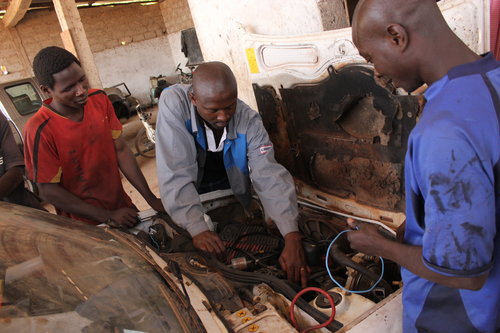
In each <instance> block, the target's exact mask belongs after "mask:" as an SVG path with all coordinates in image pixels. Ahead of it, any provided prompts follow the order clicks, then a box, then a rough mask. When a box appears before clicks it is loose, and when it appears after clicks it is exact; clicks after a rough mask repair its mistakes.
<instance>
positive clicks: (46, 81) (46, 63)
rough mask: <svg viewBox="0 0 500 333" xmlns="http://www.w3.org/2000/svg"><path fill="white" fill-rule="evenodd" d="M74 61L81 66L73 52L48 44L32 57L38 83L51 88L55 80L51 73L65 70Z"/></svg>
mask: <svg viewBox="0 0 500 333" xmlns="http://www.w3.org/2000/svg"><path fill="white" fill-rule="evenodd" d="M74 62H76V63H77V64H78V66H81V65H80V61H79V60H78V59H77V58H76V57H75V56H74V55H73V53H71V52H69V51H68V50H65V49H63V48H61V47H57V46H49V47H46V48H44V49H41V50H40V51H39V52H38V53H37V54H36V56H35V59H33V71H34V72H35V77H36V79H37V80H38V83H39V84H41V85H44V86H47V87H49V88H50V89H53V88H54V84H55V81H54V77H53V76H52V75H54V74H56V73H59V72H61V71H63V70H65V69H66V68H68V67H69V66H71V64H72V63H74Z"/></svg>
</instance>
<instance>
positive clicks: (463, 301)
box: [348, 0, 500, 333]
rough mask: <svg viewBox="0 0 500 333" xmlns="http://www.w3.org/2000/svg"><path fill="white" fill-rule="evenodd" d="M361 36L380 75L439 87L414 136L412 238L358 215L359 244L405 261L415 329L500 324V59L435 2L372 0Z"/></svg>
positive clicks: (409, 327)
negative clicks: (460, 30) (483, 51)
mask: <svg viewBox="0 0 500 333" xmlns="http://www.w3.org/2000/svg"><path fill="white" fill-rule="evenodd" d="M353 40H354V43H355V44H356V46H357V47H358V49H359V52H360V54H361V55H362V56H363V57H364V58H365V59H366V60H367V61H368V62H371V63H373V64H374V67H375V72H376V75H384V76H387V77H389V78H391V79H392V80H393V82H394V84H395V85H396V86H399V87H402V88H404V89H406V90H407V91H413V90H414V89H416V88H417V87H419V86H420V85H421V84H422V83H427V84H428V86H429V88H428V89H427V91H426V93H425V98H426V101H427V102H426V105H425V108H424V111H423V115H422V117H421V119H420V121H419V123H418V124H417V126H416V127H415V128H414V130H413V131H412V133H411V135H410V138H409V141H408V151H407V154H406V162H405V183H406V184H405V185H406V218H407V220H406V230H405V238H404V243H403V244H401V243H397V242H394V241H391V240H388V239H386V238H384V237H383V236H381V235H380V234H379V233H378V232H377V229H376V228H375V227H373V226H370V225H364V224H359V223H357V222H354V221H352V220H351V221H349V222H350V224H351V225H352V226H354V227H358V228H359V230H357V231H353V232H350V233H348V238H349V241H350V242H351V246H352V247H353V248H354V249H356V250H359V251H361V252H363V253H366V254H370V255H377V256H382V257H385V258H389V259H391V260H393V261H395V262H396V263H398V264H400V265H401V266H402V276H403V282H404V289H403V304H404V318H403V326H404V331H405V332H454V333H457V332H498V331H500V233H498V232H497V229H498V227H499V223H500V132H499V119H500V98H499V90H500V63H499V62H498V61H496V60H495V59H494V57H493V56H492V55H491V54H488V55H486V56H485V57H484V58H481V57H480V56H478V55H476V54H475V53H474V52H472V51H471V50H470V49H469V48H468V47H467V46H466V45H465V44H464V43H463V42H462V41H461V40H460V39H459V38H458V37H457V36H456V35H455V34H454V33H453V32H452V30H451V29H450V28H449V27H448V25H447V24H446V22H445V20H444V18H443V16H442V15H441V12H440V11H439V8H438V6H437V5H436V1H435V0H364V1H363V0H362V1H360V2H359V4H358V6H357V8H356V11H355V15H354V20H353Z"/></svg>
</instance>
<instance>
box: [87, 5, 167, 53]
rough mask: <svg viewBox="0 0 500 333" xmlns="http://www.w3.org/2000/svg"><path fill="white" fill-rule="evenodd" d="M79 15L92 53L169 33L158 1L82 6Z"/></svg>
mask: <svg viewBox="0 0 500 333" xmlns="http://www.w3.org/2000/svg"><path fill="white" fill-rule="evenodd" d="M79 12H80V17H81V20H82V23H83V26H84V27H85V32H86V34H87V39H88V41H89V44H90V48H91V49H92V52H101V51H104V50H106V49H111V48H114V47H118V46H120V45H122V43H124V44H130V43H134V42H142V41H144V40H148V39H153V38H157V37H161V36H163V35H165V34H166V33H167V29H166V28H165V25H164V23H163V17H162V15H161V12H160V8H159V5H158V4H155V5H149V6H141V5H140V4H134V5H123V6H114V7H97V8H82V9H80V10H79Z"/></svg>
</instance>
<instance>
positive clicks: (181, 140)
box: [156, 62, 309, 286]
mask: <svg viewBox="0 0 500 333" xmlns="http://www.w3.org/2000/svg"><path fill="white" fill-rule="evenodd" d="M159 108H160V111H159V115H158V120H157V124H156V126H157V127H156V137H157V141H156V144H157V146H156V153H157V169H158V182H159V185H160V192H161V198H162V202H163V204H164V206H165V208H166V211H167V213H169V214H170V216H171V217H172V219H173V220H174V221H175V222H176V223H177V224H179V225H180V226H181V227H183V228H184V229H186V230H187V231H188V232H189V233H190V234H191V236H192V237H193V245H194V246H195V247H196V248H198V249H200V250H203V251H207V252H211V253H217V254H220V253H222V252H223V251H224V245H223V243H222V241H221V239H220V238H219V236H218V235H217V234H216V233H215V232H213V231H210V230H209V227H208V225H207V223H206V222H205V221H204V217H203V215H204V211H203V206H202V204H201V201H200V197H199V194H202V193H205V192H210V191H214V190H219V189H226V188H231V189H232V191H233V193H234V195H235V197H236V198H237V199H238V200H239V202H240V203H241V204H242V205H243V207H248V205H249V204H250V200H251V189H250V187H251V185H253V187H254V189H255V191H256V192H257V194H258V195H259V198H260V200H261V202H262V205H263V206H264V210H265V213H266V215H267V216H268V217H270V218H271V219H272V220H273V221H274V222H275V223H276V225H277V227H278V229H279V230H280V232H281V234H282V235H283V236H284V238H285V248H284V249H283V252H282V254H281V256H280V260H279V261H280V264H281V266H282V268H283V269H284V270H285V271H286V272H287V276H288V279H289V280H292V281H296V282H300V283H301V284H302V285H303V286H305V284H306V282H307V275H308V273H309V268H308V267H307V264H306V262H305V259H304V251H303V248H302V242H301V238H302V236H301V234H300V233H299V231H298V226H297V218H298V209H297V198H296V195H295V188H294V184H293V179H292V177H291V175H290V173H289V172H288V171H287V170H286V169H285V168H284V167H283V166H281V165H280V164H278V163H277V162H276V160H275V159H274V150H273V145H272V143H271V141H270V140H269V136H268V134H267V132H266V130H265V128H264V126H263V124H262V120H261V118H260V116H259V114H258V113H257V112H255V111H254V110H252V109H251V108H250V107H249V106H248V105H246V104H245V103H243V102H242V101H241V100H239V99H238V97H237V86H236V79H235V77H234V74H233V73H232V71H231V69H230V68H229V67H228V66H227V65H225V64H223V63H221V62H209V63H204V64H202V65H200V66H198V68H197V69H196V71H195V73H194V75H193V84H192V85H191V86H185V85H174V86H171V87H169V88H167V89H166V90H164V91H163V93H162V95H161V97H160V102H159ZM250 180H251V181H250Z"/></svg>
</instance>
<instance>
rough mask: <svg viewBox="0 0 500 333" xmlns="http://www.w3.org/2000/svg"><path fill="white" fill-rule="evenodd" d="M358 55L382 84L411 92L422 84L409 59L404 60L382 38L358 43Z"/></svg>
mask: <svg viewBox="0 0 500 333" xmlns="http://www.w3.org/2000/svg"><path fill="white" fill-rule="evenodd" d="M356 46H357V47H358V50H359V54H360V55H361V56H362V57H363V58H365V59H366V61H367V62H369V63H371V64H373V66H374V69H375V73H374V75H375V77H376V79H377V80H382V81H384V82H387V81H392V83H393V84H394V86H395V87H399V88H403V89H405V90H406V91H408V92H411V91H413V90H415V89H417V88H418V87H420V86H421V85H422V84H423V81H422V80H421V79H420V78H419V76H418V73H417V70H416V68H415V66H414V65H413V64H412V61H411V59H409V58H408V59H405V57H404V55H403V54H402V53H400V52H398V49H397V48H396V47H394V46H393V45H391V44H390V43H387V42H386V40H384V39H383V38H373V39H371V40H364V41H363V42H358V43H357V45H356Z"/></svg>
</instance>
